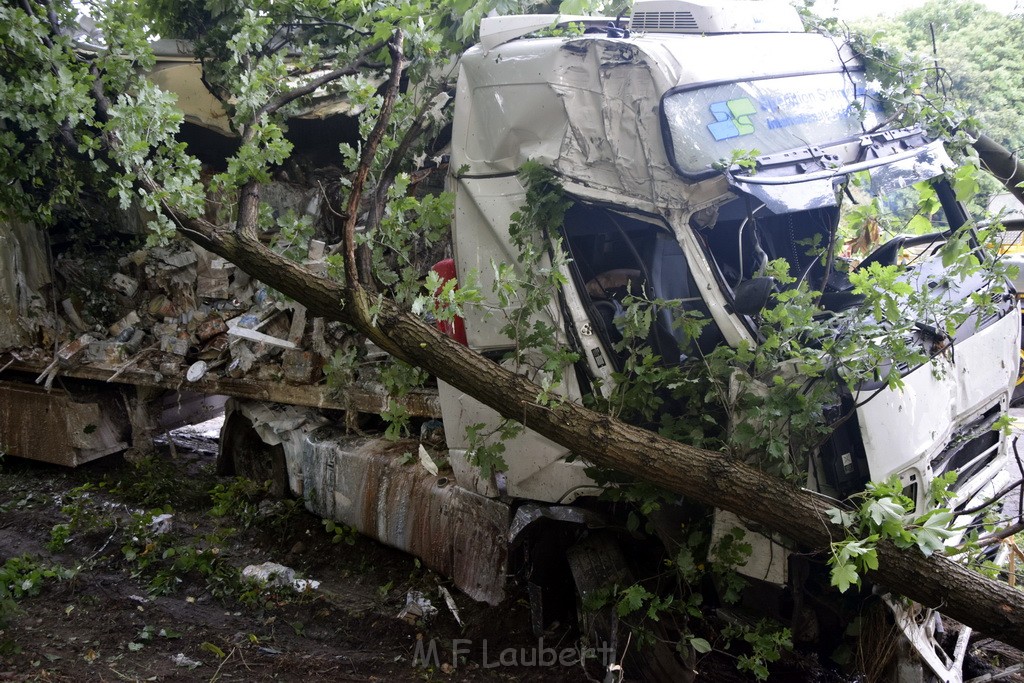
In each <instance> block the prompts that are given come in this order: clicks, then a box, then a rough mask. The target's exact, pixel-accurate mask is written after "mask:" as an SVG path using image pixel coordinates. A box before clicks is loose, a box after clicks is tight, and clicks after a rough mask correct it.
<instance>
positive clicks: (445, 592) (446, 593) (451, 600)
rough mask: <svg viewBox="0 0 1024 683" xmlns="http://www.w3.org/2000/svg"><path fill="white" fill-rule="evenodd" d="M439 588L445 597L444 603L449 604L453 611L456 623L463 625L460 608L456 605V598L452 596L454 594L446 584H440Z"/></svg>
mask: <svg viewBox="0 0 1024 683" xmlns="http://www.w3.org/2000/svg"><path fill="white" fill-rule="evenodd" d="M437 590H438V592H440V593H441V597H442V598H444V604H446V605H448V609H450V610H451V611H452V616H453V617H455V623H456V624H458V625H459V626H462V618H461V617H460V616H459V608H458V607H457V606H456V605H455V598H454V597H452V594H451V593H450V592H449V591H448V589H447V588H445V587H444V586H438V587H437Z"/></svg>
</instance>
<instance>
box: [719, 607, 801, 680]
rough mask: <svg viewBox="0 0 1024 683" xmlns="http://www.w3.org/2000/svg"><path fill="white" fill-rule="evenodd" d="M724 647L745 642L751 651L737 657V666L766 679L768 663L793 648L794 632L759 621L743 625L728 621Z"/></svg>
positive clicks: (771, 623) (725, 629)
mask: <svg viewBox="0 0 1024 683" xmlns="http://www.w3.org/2000/svg"><path fill="white" fill-rule="evenodd" d="M722 636H723V637H724V638H725V639H726V642H727V649H732V648H733V646H734V644H736V643H744V644H745V645H746V646H748V647H749V648H750V653H749V654H747V653H743V654H739V655H737V656H736V668H737V669H739V670H740V671H749V672H750V673H752V674H753V675H754V677H755V678H757V680H759V681H764V680H768V664H769V663H771V662H777V661H779V659H780V658H781V657H782V653H783V652H789V651H792V649H793V634H792V632H791V631H790V630H789V629H788V628H782V627H780V626H779V625H778V624H776V623H774V622H771V621H767V620H762V621H760V622H758V623H757V624H756V625H754V626H749V625H746V624H742V625H741V624H729V625H728V626H726V627H725V628H723V629H722Z"/></svg>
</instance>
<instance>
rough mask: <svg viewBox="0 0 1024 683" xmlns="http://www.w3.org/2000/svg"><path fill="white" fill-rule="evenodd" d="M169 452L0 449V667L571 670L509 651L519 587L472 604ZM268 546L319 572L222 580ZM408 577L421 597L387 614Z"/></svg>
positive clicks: (186, 676)
mask: <svg viewBox="0 0 1024 683" xmlns="http://www.w3.org/2000/svg"><path fill="white" fill-rule="evenodd" d="M191 445H192V446H195V444H194V443H193V444H191ZM174 451H175V452H174V453H172V454H167V453H165V454H163V455H162V456H161V457H160V458H159V459H157V460H146V461H144V462H142V463H138V464H132V463H129V462H126V461H125V460H124V459H123V458H121V457H111V458H107V459H105V460H103V461H100V462H95V463H91V464H89V465H86V466H83V467H80V468H79V469H77V470H67V469H61V468H57V467H53V466H48V465H40V464H38V463H32V462H28V461H23V460H19V459H16V458H10V457H8V458H6V459H4V460H3V462H2V470H0V580H10V579H12V578H13V579H15V582H16V583H17V584H18V585H20V586H24V587H25V594H24V595H23V596H21V597H20V598H19V599H17V600H16V606H13V605H12V604H10V603H8V604H7V605H0V619H5V621H6V623H0V680H19V681H20V680H33V681H34V680H42V681H118V680H123V681H144V680H145V681H148V680H156V681H159V680H171V679H178V680H206V681H212V680H224V681H227V680H246V681H253V680H303V681H316V680H324V681H327V680H330V681H406V680H408V681H423V680H427V681H430V680H445V681H449V680H451V681H463V680H465V681H478V680H487V681H491V680H516V681H585V680H587V677H586V675H585V674H584V672H583V671H582V669H580V668H579V666H577V665H570V666H559V665H558V664H557V663H555V664H554V665H550V666H539V665H537V664H535V663H534V662H532V661H529V660H528V661H525V662H523V661H522V659H521V657H522V655H521V654H520V653H519V648H525V649H526V650H527V651H529V650H530V649H531V648H534V647H536V645H537V640H536V639H535V638H534V637H533V636H532V634H531V631H530V627H529V610H528V607H527V606H526V603H525V602H524V601H522V600H515V599H512V600H508V601H507V604H504V605H502V606H501V607H500V608H497V609H487V608H486V606H482V605H477V604H475V603H473V601H471V600H470V599H468V598H467V597H466V596H464V595H462V594H460V593H459V592H458V591H457V590H456V589H455V588H454V587H453V586H451V584H450V583H448V582H447V581H446V580H444V579H443V578H441V577H439V576H437V575H436V574H433V573H432V572H429V571H426V570H425V569H423V568H421V567H420V566H419V563H418V562H417V561H416V560H415V559H413V558H412V557H410V556H409V555H406V554H404V553H400V552H397V551H394V550H391V549H389V548H386V547H383V546H381V545H379V544H376V543H374V542H372V541H369V540H367V539H365V538H361V537H357V536H355V535H352V534H348V533H345V532H341V533H328V531H327V530H326V529H325V526H324V525H323V523H322V522H321V520H320V519H318V518H316V517H314V516H313V515H311V514H309V513H307V512H306V511H305V510H303V509H302V508H301V506H299V504H298V503H297V501H283V502H282V501H273V500H270V499H269V498H266V497H265V496H264V495H263V492H262V491H261V490H260V489H259V487H258V486H255V485H253V484H251V483H244V484H237V483H236V480H235V479H233V478H228V477H218V476H216V475H215V474H214V464H215V463H214V456H213V455H212V454H210V453H209V452H206V453H203V452H197V451H195V450H191V451H186V450H183V449H181V448H175V449H174ZM218 486H220V487H221V489H219V490H218V493H219V497H218V493H215V494H214V496H212V497H211V495H210V491H213V490H215V489H216V487H218ZM218 504H220V507H217V506H218ZM224 508H228V509H224ZM160 515H170V517H169V518H164V519H165V522H169V525H170V526H169V529H167V530H166V531H165V533H162V534H158V533H157V531H156V530H155V529H154V528H153V526H154V525H152V524H151V523H152V520H153V518H154V517H159V516H160ZM156 526H161V525H160V524H158V525H156ZM199 551H202V552H199ZM20 557H24V558H25V560H24V562H16V563H15V564H17V566H18V568H19V571H20V573H18V574H17V575H16V576H15V575H12V574H11V570H10V568H11V566H12V562H10V561H9V560H11V558H20ZM268 561H273V562H277V563H280V564H282V565H286V566H287V567H290V568H292V569H294V570H295V572H296V575H297V576H299V577H304V578H308V579H313V580H316V581H319V582H320V584H319V586H318V587H317V588H316V589H315V590H306V591H305V592H296V591H295V590H293V589H292V588H290V587H277V588H262V589H261V588H258V587H256V585H255V584H250V583H243V582H239V581H238V578H237V569H239V568H244V567H246V566H248V565H252V564H257V565H258V564H261V563H264V562H268ZM4 562H6V563H7V564H6V565H3V563H4ZM4 566H6V567H7V569H6V570H5V569H4ZM54 569H56V570H57V571H56V572H53V571H48V570H54ZM5 571H6V572H7V573H6V575H3V573H4V572H5ZM41 572H42V574H41ZM54 573H56V575H51V574H54ZM441 588H446V589H448V590H450V593H451V595H452V598H453V600H454V603H455V606H456V609H457V610H458V614H459V618H460V619H461V621H462V625H461V626H460V624H459V623H457V622H456V619H455V616H454V614H453V612H452V610H451V609H450V608H449V607H448V606H447V605H446V604H445V600H444V597H443V595H442V593H441V590H440V589H441ZM410 591H419V592H421V593H422V594H423V596H424V597H425V598H426V599H427V600H429V601H430V603H431V604H432V605H433V606H434V607H435V608H436V609H437V610H438V611H437V613H436V614H435V615H433V617H431V618H424V617H419V618H417V617H415V616H409V617H407V619H402V618H399V616H398V615H399V613H400V612H401V611H402V609H403V607H404V606H405V605H406V602H407V596H408V595H409V593H410ZM485 643H486V646H487V647H488V651H487V653H486V658H484V653H483V651H482V649H483V647H484V646H485ZM574 644H575V638H574V636H573V635H572V634H571V633H570V631H569V630H568V629H566V628H562V629H561V630H560V631H559V630H558V629H556V630H554V631H553V632H552V633H551V634H550V636H549V637H548V638H546V639H545V647H549V648H553V649H554V651H556V652H557V653H559V654H561V653H562V651H563V650H564V649H567V648H572V647H573V646H574ZM453 647H454V648H457V652H458V654H459V656H457V657H455V658H454V660H453V656H452V653H453ZM509 648H513V650H509ZM510 652H512V653H514V654H509V653H510ZM434 653H436V655H435V654H434ZM503 654H504V661H503V660H502V656H503ZM517 658H519V659H517ZM548 658H550V656H549V657H548ZM569 659H570V658H569V657H566V661H569ZM453 661H454V666H453ZM544 663H547V662H546V661H545V662H544ZM515 664H520V665H519V666H516V665H515Z"/></svg>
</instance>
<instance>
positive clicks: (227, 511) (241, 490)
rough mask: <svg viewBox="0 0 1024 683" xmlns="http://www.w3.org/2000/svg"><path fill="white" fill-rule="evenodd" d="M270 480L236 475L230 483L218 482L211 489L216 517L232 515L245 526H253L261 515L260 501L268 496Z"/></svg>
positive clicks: (212, 508) (213, 512)
mask: <svg viewBox="0 0 1024 683" xmlns="http://www.w3.org/2000/svg"><path fill="white" fill-rule="evenodd" d="M268 490H269V482H263V483H259V482H255V481H253V480H251V479H247V478H245V477H236V478H235V479H233V480H232V481H231V483H229V484H217V485H216V486H214V487H213V488H212V489H210V499H211V500H212V501H213V507H211V508H210V512H211V513H212V514H213V515H214V516H215V517H228V516H230V517H232V518H234V519H236V520H238V522H239V523H240V524H241V525H242V527H243V528H246V529H247V528H249V527H251V526H253V525H254V524H255V522H256V520H257V518H258V517H259V513H260V502H261V501H263V500H265V499H266V498H267V497H268V493H267V492H268Z"/></svg>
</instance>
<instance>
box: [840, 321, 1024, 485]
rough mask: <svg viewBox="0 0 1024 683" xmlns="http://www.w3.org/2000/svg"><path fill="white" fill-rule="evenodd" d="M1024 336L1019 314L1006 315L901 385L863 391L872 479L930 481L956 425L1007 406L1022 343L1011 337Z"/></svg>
mask: <svg viewBox="0 0 1024 683" xmlns="http://www.w3.org/2000/svg"><path fill="white" fill-rule="evenodd" d="M1019 333H1020V319H1019V317H1018V316H1017V315H1013V314H1010V315H1006V316H1004V317H1003V318H1002V319H1001V320H999V321H997V322H995V323H993V324H992V325H990V326H989V327H987V328H986V329H984V330H982V331H980V332H978V333H977V334H975V335H974V336H972V337H970V338H969V339H966V340H964V341H963V342H961V343H959V344H957V345H956V346H955V347H954V350H953V353H952V354H949V355H947V354H943V355H940V356H938V357H936V358H935V359H934V360H933V361H932V362H931V363H929V364H926V365H923V366H921V367H920V368H917V369H916V370H914V371H913V372H911V373H910V374H908V375H906V376H905V377H904V378H903V382H904V387H903V389H902V390H892V389H883V390H882V391H880V392H879V393H878V394H877V395H874V396H872V394H873V393H874V392H871V391H861V392H859V393H858V395H857V397H856V399H857V401H858V402H864V401H866V403H865V404H864V405H863V406H861V407H860V408H859V409H858V411H857V417H858V420H859V422H860V431H861V436H862V438H863V441H864V449H865V451H866V454H867V458H868V464H869V466H870V468H871V478H872V479H873V480H875V481H880V480H883V479H886V478H888V477H889V476H891V475H893V474H899V475H900V477H901V479H902V480H903V481H904V483H905V484H909V483H910V477H911V475H917V481H919V482H922V481H923V482H928V481H930V480H931V478H932V474H933V473H932V472H931V465H930V462H931V460H932V459H933V458H935V457H936V456H938V455H939V454H940V453H941V452H942V451H943V450H944V449H945V448H946V447H947V445H948V444H949V442H950V439H951V437H952V436H953V434H954V433H955V432H956V431H957V430H959V429H961V428H962V427H964V426H966V425H968V424H970V423H971V422H972V421H974V420H976V419H977V418H979V417H980V416H981V415H982V414H984V413H985V412H986V411H988V410H990V409H992V408H993V407H999V408H1000V409H1002V410H1005V407H1006V405H1007V404H1008V402H1009V397H1010V392H1011V390H1012V388H1013V384H1014V381H1015V380H1016V378H1017V367H1018V355H1017V350H1016V349H1017V347H1016V344H1011V343H1008V340H1010V339H1014V340H1016V339H1017V337H1018V334H1019ZM999 448H1000V449H1002V452H1001V453H1000V457H998V458H997V459H996V460H997V461H998V462H997V463H996V462H994V463H993V464H992V466H993V467H995V469H996V470H998V469H1001V468H1002V465H1003V464H1004V463H1003V460H1004V457H1003V456H1005V440H1001V442H1000V446H999ZM997 465H998V466H997ZM980 479H984V477H981V478H980ZM963 493H967V492H963ZM926 495H927V487H922V488H921V489H919V500H918V503H919V504H921V503H922V502H923V498H922V497H923V496H926Z"/></svg>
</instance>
